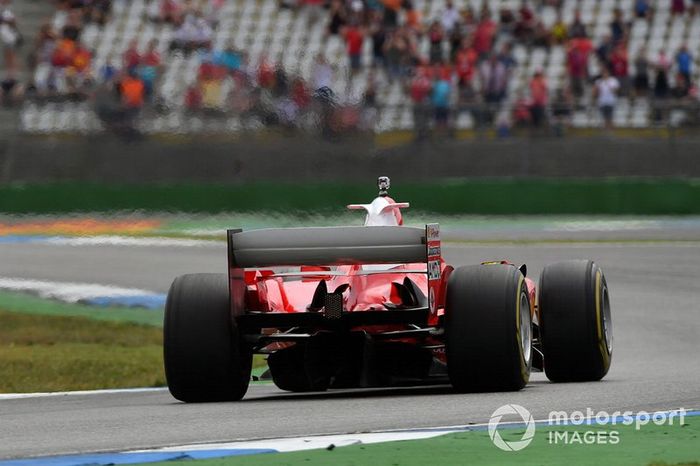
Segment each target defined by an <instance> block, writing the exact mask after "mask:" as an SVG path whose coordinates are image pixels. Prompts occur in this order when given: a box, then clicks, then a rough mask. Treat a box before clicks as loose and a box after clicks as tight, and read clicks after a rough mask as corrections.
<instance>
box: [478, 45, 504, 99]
mask: <svg viewBox="0 0 700 466" xmlns="http://www.w3.org/2000/svg"><path fill="white" fill-rule="evenodd" d="M479 77H480V80H481V89H482V93H483V94H484V100H485V101H486V103H488V104H491V105H492V109H493V106H495V105H497V104H500V103H501V100H503V98H504V97H505V94H506V89H507V86H508V70H507V69H506V66H505V65H504V64H503V62H502V61H500V60H498V57H497V56H496V54H491V55H490V56H489V58H488V60H484V61H483V62H481V65H480V66H479Z"/></svg>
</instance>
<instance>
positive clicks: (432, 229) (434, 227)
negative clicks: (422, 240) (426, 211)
mask: <svg viewBox="0 0 700 466" xmlns="http://www.w3.org/2000/svg"><path fill="white" fill-rule="evenodd" d="M425 230H426V234H427V236H428V241H435V240H439V239H440V224H439V223H429V224H427V225H426V226H425Z"/></svg>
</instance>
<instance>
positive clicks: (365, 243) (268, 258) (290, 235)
mask: <svg viewBox="0 0 700 466" xmlns="http://www.w3.org/2000/svg"><path fill="white" fill-rule="evenodd" d="M227 241H228V262H229V264H228V268H229V279H230V291H231V298H232V305H233V301H236V300H242V299H243V296H242V295H243V293H244V288H245V285H244V274H243V269H246V268H262V267H274V266H280V267H281V266H302V265H319V266H320V265H330V266H333V265H351V264H399V263H418V262H422V263H425V264H426V265H427V275H428V288H429V290H428V291H429V295H428V297H429V302H430V309H431V312H436V304H435V303H436V299H435V298H436V293H437V292H438V290H439V286H440V279H441V251H440V227H439V225H438V224H437V223H432V224H428V225H426V226H425V228H415V227H404V226H352V227H313V228H274V229H263V230H249V231H242V230H228V232H227ZM240 304H242V302H241V303H240ZM238 309H241V307H238Z"/></svg>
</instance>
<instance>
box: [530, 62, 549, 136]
mask: <svg viewBox="0 0 700 466" xmlns="http://www.w3.org/2000/svg"><path fill="white" fill-rule="evenodd" d="M530 98H531V99H532V103H531V106H530V114H531V116H532V125H533V126H534V127H535V128H540V127H542V126H543V125H544V124H545V116H546V113H545V112H546V108H547V101H548V100H549V91H548V87H547V80H546V79H545V77H544V74H542V70H537V71H535V74H534V76H533V77H532V79H531V80H530Z"/></svg>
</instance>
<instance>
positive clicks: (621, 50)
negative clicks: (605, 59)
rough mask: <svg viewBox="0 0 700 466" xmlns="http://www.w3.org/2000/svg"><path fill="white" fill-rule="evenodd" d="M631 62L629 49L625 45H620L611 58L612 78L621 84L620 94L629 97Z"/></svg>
mask: <svg viewBox="0 0 700 466" xmlns="http://www.w3.org/2000/svg"><path fill="white" fill-rule="evenodd" d="M628 68H629V60H628V59H627V47H626V46H625V45H624V44H618V45H617V46H616V47H615V50H614V51H613V53H612V55H611V56H610V71H611V74H612V76H614V77H615V79H617V81H618V83H619V84H620V94H621V95H627V90H628V87H629V82H628V81H629V80H628V75H629V71H628Z"/></svg>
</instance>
